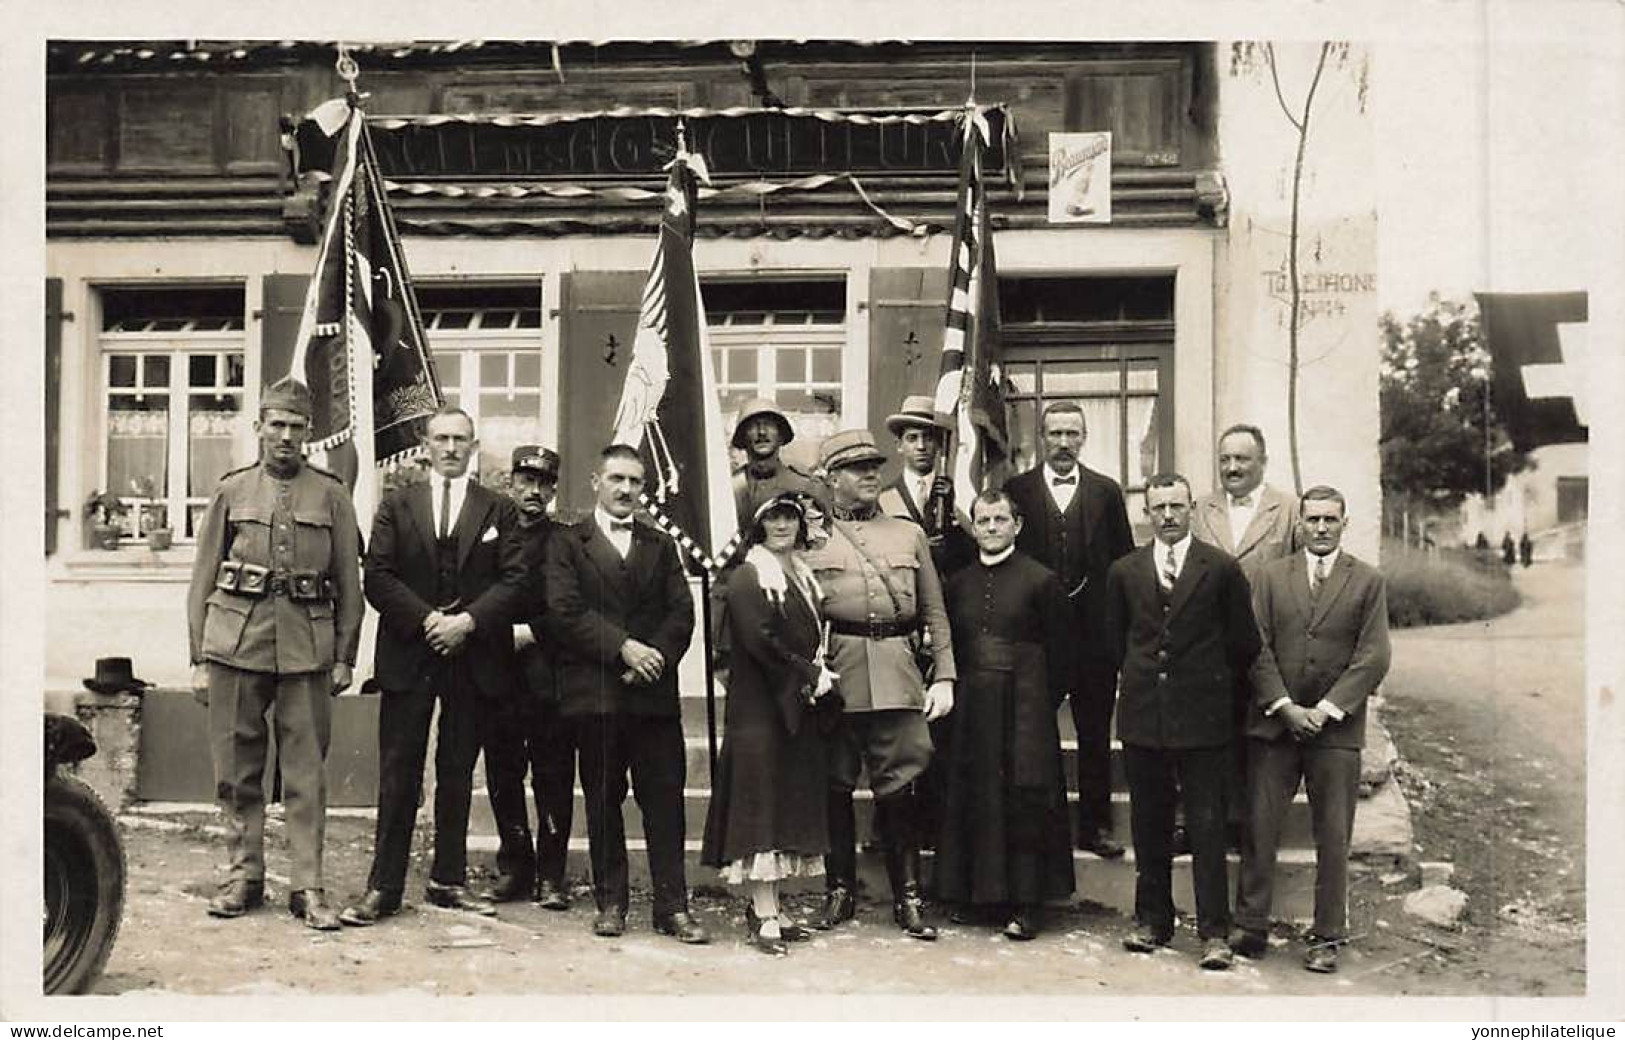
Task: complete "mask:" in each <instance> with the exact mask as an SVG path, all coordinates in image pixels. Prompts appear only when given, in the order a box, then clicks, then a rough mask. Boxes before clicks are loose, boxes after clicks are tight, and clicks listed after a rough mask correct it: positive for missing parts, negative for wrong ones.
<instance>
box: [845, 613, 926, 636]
mask: <svg viewBox="0 0 1625 1040" xmlns="http://www.w3.org/2000/svg"><path fill="white" fill-rule="evenodd" d="M829 628H830V631H831V632H834V633H836V634H837V635H843V636H858V637H860V638H863V639H894V638H896V637H897V636H909V635H914V634H916V633H918V632H919V630H920V619H919V618H909V619H908V620H907V621H900V620H897V619H896V618H885V619H879V618H877V619H876V620H874V621H842V620H840V619H839V618H832V619H831V620H830V623H829Z"/></svg>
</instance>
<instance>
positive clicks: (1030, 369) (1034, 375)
mask: <svg viewBox="0 0 1625 1040" xmlns="http://www.w3.org/2000/svg"><path fill="white" fill-rule="evenodd" d="M1004 376H1005V378H1006V379H1008V380H1009V381H1010V385H1011V386H1012V387H1014V388H1015V392H1016V393H1018V394H1036V393H1038V366H1037V365H1035V364H1033V363H1032V362H1030V361H1012V362H1010V363H1009V364H1007V365H1005V366H1004Z"/></svg>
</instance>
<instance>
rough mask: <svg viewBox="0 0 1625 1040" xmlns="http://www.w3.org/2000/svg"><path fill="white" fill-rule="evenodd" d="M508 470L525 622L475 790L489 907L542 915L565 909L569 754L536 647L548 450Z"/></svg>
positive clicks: (549, 528)
mask: <svg viewBox="0 0 1625 1040" xmlns="http://www.w3.org/2000/svg"><path fill="white" fill-rule="evenodd" d="M512 473H513V500H514V504H515V505H517V506H518V507H519V523H518V531H519V535H520V537H521V538H522V539H523V540H524V543H525V574H526V580H527V581H528V582H529V589H528V594H527V598H528V600H529V602H530V606H529V607H528V608H527V609H528V610H529V611H530V612H531V616H530V617H528V618H525V619H524V620H521V621H515V622H514V625H513V645H514V652H515V657H516V659H517V662H518V665H519V669H518V670H519V673H520V674H519V676H518V679H517V682H518V685H519V688H518V689H516V690H515V691H514V696H513V697H512V698H511V699H509V700H507V701H504V702H502V703H501V707H500V709H499V710H496V711H491V712H487V713H486V714H485V715H484V716H483V717H482V721H483V723H484V725H483V729H484V730H485V740H484V743H485V788H486V791H487V793H488V794H489V795H490V797H491V815H492V816H493V817H494V818H495V819H496V823H497V832H498V834H499V835H500V836H501V842H502V844H501V847H500V848H499V849H498V850H497V873H498V877H497V881H496V884H495V886H494V887H493V889H492V894H493V895H494V896H495V897H496V899H497V901H498V902H505V901H508V900H514V899H530V898H532V896H534V898H535V900H536V902H538V903H540V904H541V905H542V907H543V908H544V909H547V910H568V909H570V899H569V896H568V895H567V894H566V891H565V887H564V860H565V854H566V852H567V851H568V849H569V845H570V819H571V816H572V802H573V801H574V797H575V792H574V788H575V777H576V750H575V742H574V741H573V740H571V738H570V729H569V726H568V725H567V724H566V723H565V721H564V719H563V718H561V717H560V715H559V691H558V676H557V674H556V673H557V668H558V665H557V662H556V661H555V659H554V655H553V651H552V648H551V647H548V646H544V645H543V644H542V643H540V642H538V641H537V636H538V635H539V634H540V633H541V631H542V626H541V614H542V610H543V606H544V595H543V591H542V561H543V557H544V555H545V553H546V551H547V542H548V539H549V538H551V537H552V535H553V533H554V532H555V531H556V530H558V529H559V527H560V525H559V524H558V523H557V522H556V521H554V520H553V518H552V517H550V516H548V515H547V505H548V503H549V502H551V501H552V500H553V494H554V492H555V491H556V490H557V489H558V484H559V456H558V453H557V452H554V451H551V450H549V449H547V448H543V447H540V446H538V445H534V444H522V445H520V446H519V447H517V448H515V449H514V450H513V464H512ZM527 770H528V771H529V773H530V782H531V786H532V789H533V791H534V792H535V795H536V840H535V843H534V844H532V842H531V833H530V811H529V809H528V808H527V807H526V805H525V773H526V771H527Z"/></svg>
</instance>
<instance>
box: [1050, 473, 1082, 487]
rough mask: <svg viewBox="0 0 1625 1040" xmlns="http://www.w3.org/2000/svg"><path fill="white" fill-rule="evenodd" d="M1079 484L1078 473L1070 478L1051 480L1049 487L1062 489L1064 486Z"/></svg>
mask: <svg viewBox="0 0 1625 1040" xmlns="http://www.w3.org/2000/svg"><path fill="white" fill-rule="evenodd" d="M1077 482H1078V475H1077V474H1076V473H1074V474H1072V475H1071V476H1070V477H1056V478H1055V479H1054V480H1051V481H1050V482H1049V486H1050V487H1060V486H1061V485H1062V484H1076V483H1077Z"/></svg>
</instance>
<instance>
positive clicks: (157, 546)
mask: <svg viewBox="0 0 1625 1040" xmlns="http://www.w3.org/2000/svg"><path fill="white" fill-rule="evenodd" d="M131 484H133V485H134V486H135V493H136V495H137V496H138V497H140V498H144V499H147V500H148V501H146V502H143V503H142V504H141V507H140V509H141V511H140V513H138V514H137V516H138V519H137V522H136V526H137V527H139V528H140V529H141V534H142V535H143V536H144V537H145V538H146V539H147V548H149V549H151V550H152V551H153V552H163V551H164V550H165V549H168V548H169V547H170V546H171V545H173V544H174V542H175V532H174V530H173V529H171V528H170V526H169V507H168V506H166V505H164V504H163V503H162V502H155V501H152V500H153V499H156V498H157V497H158V495H157V490H156V488H157V483H156V481H154V480H153V479H152V478H151V477H140V478H138V479H136V480H133V481H131Z"/></svg>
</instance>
